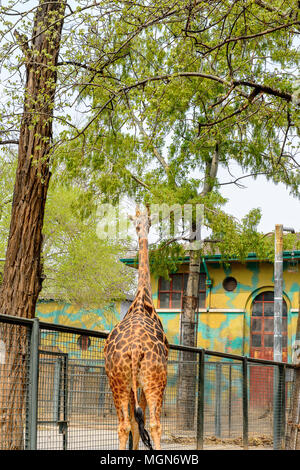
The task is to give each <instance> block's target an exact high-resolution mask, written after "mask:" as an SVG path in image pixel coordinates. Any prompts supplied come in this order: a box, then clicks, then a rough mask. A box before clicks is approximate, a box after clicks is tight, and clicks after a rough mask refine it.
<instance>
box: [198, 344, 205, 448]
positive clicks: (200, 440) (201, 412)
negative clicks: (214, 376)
mask: <svg viewBox="0 0 300 470" xmlns="http://www.w3.org/2000/svg"><path fill="white" fill-rule="evenodd" d="M204 359H205V351H204V349H201V350H200V352H199V354H198V412H197V450H202V449H203V441H204V437H203V432H204V374H205V367H204Z"/></svg>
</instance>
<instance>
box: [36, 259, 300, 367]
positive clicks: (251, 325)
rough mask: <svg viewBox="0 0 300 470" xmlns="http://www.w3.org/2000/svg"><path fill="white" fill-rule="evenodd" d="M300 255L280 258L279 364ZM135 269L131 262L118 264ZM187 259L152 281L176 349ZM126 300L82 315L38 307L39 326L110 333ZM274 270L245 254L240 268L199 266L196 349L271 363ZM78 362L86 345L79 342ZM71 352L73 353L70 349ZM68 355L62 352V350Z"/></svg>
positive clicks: (298, 282) (68, 308)
mask: <svg viewBox="0 0 300 470" xmlns="http://www.w3.org/2000/svg"><path fill="white" fill-rule="evenodd" d="M299 258H300V251H294V252H284V253H283V259H284V262H283V298H284V302H283V303H284V305H283V332H282V335H283V360H288V362H290V361H291V360H292V344H293V342H294V340H295V334H296V324H297V317H298V304H299V288H300V273H299V270H298V260H299ZM121 261H122V262H123V263H125V264H126V265H128V266H132V267H136V260H135V259H134V258H126V259H122V260H121ZM188 261H189V259H188V257H186V258H185V259H184V260H182V263H181V264H180V266H179V269H178V271H177V272H176V273H173V274H170V281H166V280H164V279H162V278H161V279H158V278H155V277H154V276H152V294H153V301H154V304H155V307H156V309H157V312H158V314H159V315H160V318H161V320H162V322H163V326H164V330H165V332H166V334H167V337H168V340H169V342H170V343H175V344H178V343H180V331H181V328H180V318H181V315H180V312H181V303H182V295H183V291H184V288H185V285H186V281H187V271H188ZM130 303H131V300H130V299H128V300H127V301H124V302H117V303H114V304H111V305H109V306H107V307H105V308H104V309H98V308H90V309H88V310H87V309H83V308H80V307H78V306H75V305H70V304H64V303H61V302H58V301H54V300H47V301H45V300H44V301H40V302H38V304H37V310H36V311H37V316H38V317H39V318H40V320H42V321H46V322H50V323H57V324H63V325H68V326H74V327H77V328H78V327H79V328H84V329H91V330H97V331H110V330H111V329H112V328H113V326H114V325H115V324H116V323H117V322H118V321H119V320H120V319H121V318H122V317H123V316H124V314H125V313H126V311H127V309H128V307H129V305H130ZM273 310H274V266H273V263H271V262H268V261H263V260H259V259H257V258H256V256H255V254H249V255H248V258H247V260H246V261H245V262H244V263H241V262H240V261H238V260H231V261H230V262H229V264H226V265H224V264H223V263H221V258H220V255H213V256H212V255H207V256H205V258H204V260H203V262H202V264H201V274H200V283H199V310H198V315H197V316H196V322H197V346H198V347H203V348H205V349H208V350H214V351H220V352H226V353H232V354H242V355H248V356H251V357H260V358H265V359H270V360H271V359H273V315H274V313H273ZM76 341H77V350H78V357H82V352H83V350H84V348H85V347H88V344H85V343H82V344H81V342H80V341H81V340H80V338H79V337H78V338H77V339H76ZM72 349H73V351H75V349H76V348H75V349H74V347H73V348H72ZM66 352H67V350H66Z"/></svg>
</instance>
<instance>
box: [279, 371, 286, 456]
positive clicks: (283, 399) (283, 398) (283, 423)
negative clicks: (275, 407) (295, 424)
mask: <svg viewBox="0 0 300 470" xmlns="http://www.w3.org/2000/svg"><path fill="white" fill-rule="evenodd" d="M280 369H281V373H280V375H281V384H282V386H281V388H282V394H281V448H282V449H284V447H285V442H284V441H285V428H286V419H285V413H286V389H285V388H286V367H285V365H282V366H280Z"/></svg>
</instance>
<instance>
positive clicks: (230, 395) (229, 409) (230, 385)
mask: <svg viewBox="0 0 300 470" xmlns="http://www.w3.org/2000/svg"><path fill="white" fill-rule="evenodd" d="M231 369H232V367H231V364H230V365H229V377H228V380H229V384H228V385H229V391H228V430H229V437H231V405H232V403H231V400H232V383H231V381H232V370H231Z"/></svg>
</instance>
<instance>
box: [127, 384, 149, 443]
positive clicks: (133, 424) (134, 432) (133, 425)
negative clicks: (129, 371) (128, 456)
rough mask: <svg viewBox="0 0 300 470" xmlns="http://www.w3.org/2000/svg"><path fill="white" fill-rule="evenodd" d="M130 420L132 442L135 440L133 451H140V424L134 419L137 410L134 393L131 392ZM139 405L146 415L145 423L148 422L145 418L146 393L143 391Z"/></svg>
mask: <svg viewBox="0 0 300 470" xmlns="http://www.w3.org/2000/svg"><path fill="white" fill-rule="evenodd" d="M130 398H131V399H130V419H131V432H132V440H133V450H138V448H139V440H140V433H139V427H138V423H137V422H136V419H135V417H134V408H135V401H134V395H133V392H132V391H131V396H130ZM139 405H140V407H141V408H142V410H143V414H144V422H146V417H145V411H146V406H147V402H146V397H145V394H144V391H143V390H142V393H141V397H140V400H139Z"/></svg>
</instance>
